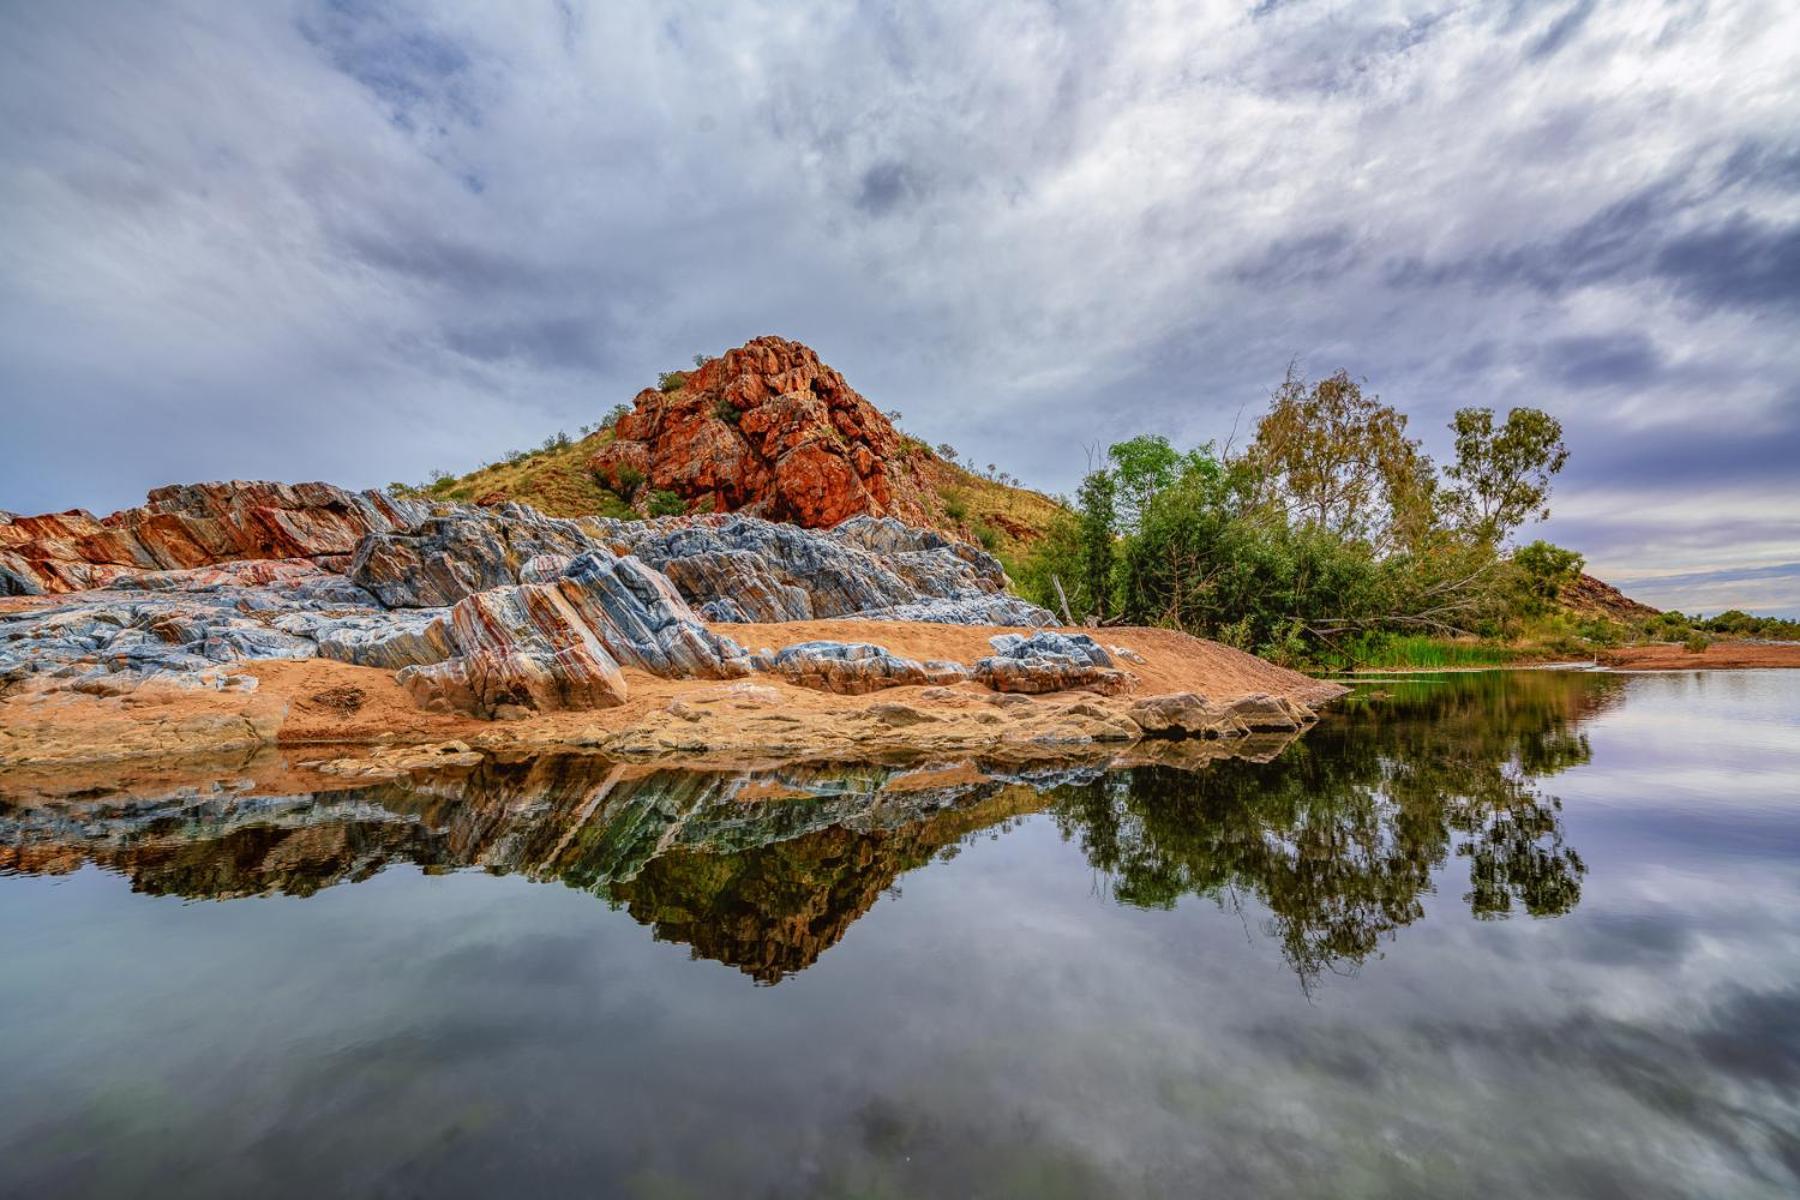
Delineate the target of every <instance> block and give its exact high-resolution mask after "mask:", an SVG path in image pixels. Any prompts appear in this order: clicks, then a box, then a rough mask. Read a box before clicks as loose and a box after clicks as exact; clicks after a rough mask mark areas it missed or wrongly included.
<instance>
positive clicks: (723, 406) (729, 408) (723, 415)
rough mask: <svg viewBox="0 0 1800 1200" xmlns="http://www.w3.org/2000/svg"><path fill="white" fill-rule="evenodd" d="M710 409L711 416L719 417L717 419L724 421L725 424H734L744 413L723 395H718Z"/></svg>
mask: <svg viewBox="0 0 1800 1200" xmlns="http://www.w3.org/2000/svg"><path fill="white" fill-rule="evenodd" d="M712 411H713V416H715V417H717V418H719V420H721V421H723V422H725V423H726V424H727V425H736V424H737V423H738V422H739V421H741V420H743V417H744V414H743V413H742V412H740V411H738V406H737V405H735V404H733V403H732V402H731V401H729V400H727V399H726V398H725V397H723V396H720V397H719V398H718V399H717V400H714V401H713V410H712Z"/></svg>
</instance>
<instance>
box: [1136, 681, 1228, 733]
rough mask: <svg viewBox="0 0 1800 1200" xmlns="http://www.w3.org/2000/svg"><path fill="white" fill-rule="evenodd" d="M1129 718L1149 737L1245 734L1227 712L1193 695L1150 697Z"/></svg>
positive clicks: (1185, 693) (1183, 693)
mask: <svg viewBox="0 0 1800 1200" xmlns="http://www.w3.org/2000/svg"><path fill="white" fill-rule="evenodd" d="M1126 715H1127V716H1129V717H1130V718H1131V719H1132V720H1133V721H1135V722H1137V725H1138V728H1140V729H1142V730H1143V731H1144V735H1145V736H1146V737H1166V738H1184V737H1197V738H1216V737H1224V736H1230V735H1234V734H1237V733H1241V732H1243V730H1242V728H1241V727H1240V725H1239V724H1238V722H1237V721H1236V719H1234V718H1233V717H1232V716H1231V714H1230V713H1229V712H1228V711H1227V710H1226V709H1225V708H1223V707H1221V706H1215V705H1213V704H1210V703H1208V702H1207V700H1206V698H1205V697H1203V696H1196V695H1195V694H1194V693H1193V692H1176V693H1174V694H1173V695H1168V696H1146V697H1144V698H1143V699H1142V700H1139V701H1137V702H1136V703H1135V704H1133V705H1132V706H1131V707H1130V709H1128V710H1127V711H1126Z"/></svg>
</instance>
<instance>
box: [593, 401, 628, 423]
mask: <svg viewBox="0 0 1800 1200" xmlns="http://www.w3.org/2000/svg"><path fill="white" fill-rule="evenodd" d="M630 415H631V405H629V404H615V405H613V406H612V407H611V408H609V409H607V410H606V419H605V420H603V421H601V422H600V428H602V429H617V428H618V427H619V422H620V421H623V420H624V419H625V418H626V417H629V416H630Z"/></svg>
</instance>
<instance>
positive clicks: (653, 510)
mask: <svg viewBox="0 0 1800 1200" xmlns="http://www.w3.org/2000/svg"><path fill="white" fill-rule="evenodd" d="M647 507H648V508H649V509H650V515H651V516H653V517H679V516H680V515H681V514H682V513H684V512H686V511H687V504H686V503H684V502H683V501H682V499H681V497H680V496H677V495H676V494H675V493H674V492H671V491H666V490H658V491H654V492H651V493H650V503H649V505H648V506H647Z"/></svg>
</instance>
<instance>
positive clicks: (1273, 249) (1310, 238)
mask: <svg viewBox="0 0 1800 1200" xmlns="http://www.w3.org/2000/svg"><path fill="white" fill-rule="evenodd" d="M1362 257H1363V254H1362V250H1361V249H1360V248H1359V247H1358V246H1357V245H1356V244H1355V242H1354V240H1353V239H1352V238H1351V235H1350V231H1349V230H1347V229H1344V228H1341V227H1340V228H1337V229H1329V230H1326V231H1324V232H1321V233H1312V234H1304V235H1301V236H1299V237H1292V238H1280V239H1277V240H1276V241H1274V242H1272V243H1270V245H1269V246H1268V247H1267V248H1265V249H1264V250H1262V251H1261V252H1260V253H1258V254H1254V255H1251V256H1249V257H1247V258H1244V259H1242V260H1240V261H1239V262H1238V263H1237V265H1235V266H1234V267H1232V268H1231V272H1230V275H1231V278H1232V279H1233V280H1234V281H1235V282H1237V283H1242V284H1246V285H1248V286H1251V287H1257V288H1266V287H1274V286H1281V285H1290V284H1297V283H1319V282H1323V281H1325V280H1328V279H1331V278H1333V277H1335V276H1338V275H1342V274H1343V273H1344V272H1345V271H1348V270H1349V269H1351V268H1352V267H1354V266H1356V265H1357V263H1359V262H1360V261H1361V260H1362Z"/></svg>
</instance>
